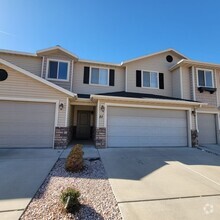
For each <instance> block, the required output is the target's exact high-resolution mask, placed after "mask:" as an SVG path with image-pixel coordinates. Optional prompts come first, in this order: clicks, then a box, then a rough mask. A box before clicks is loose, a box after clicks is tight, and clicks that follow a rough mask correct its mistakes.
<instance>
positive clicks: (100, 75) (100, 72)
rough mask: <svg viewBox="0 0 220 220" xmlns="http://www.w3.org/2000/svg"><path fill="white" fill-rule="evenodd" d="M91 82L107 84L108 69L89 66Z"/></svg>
mask: <svg viewBox="0 0 220 220" xmlns="http://www.w3.org/2000/svg"><path fill="white" fill-rule="evenodd" d="M90 83H91V84H98V85H104V86H107V85H108V69H102V68H94V67H92V68H91V80H90Z"/></svg>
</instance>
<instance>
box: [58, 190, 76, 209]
mask: <svg viewBox="0 0 220 220" xmlns="http://www.w3.org/2000/svg"><path fill="white" fill-rule="evenodd" d="M79 197H80V192H79V191H78V190H76V189H74V188H67V189H65V190H64V191H62V193H61V196H60V199H61V202H62V204H63V206H64V209H65V210H66V211H67V212H70V213H75V212H76V211H78V210H79V208H80V203H79Z"/></svg>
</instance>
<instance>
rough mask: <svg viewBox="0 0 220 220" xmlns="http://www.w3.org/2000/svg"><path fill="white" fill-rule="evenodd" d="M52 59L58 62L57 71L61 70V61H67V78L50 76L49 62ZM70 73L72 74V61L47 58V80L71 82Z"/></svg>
mask: <svg viewBox="0 0 220 220" xmlns="http://www.w3.org/2000/svg"><path fill="white" fill-rule="evenodd" d="M50 61H54V62H58V68H57V71H58V70H59V62H62V63H67V79H54V78H50V77H49V63H50ZM69 75H70V61H68V60H58V59H47V74H46V79H47V80H50V81H61V82H69ZM57 76H58V74H57Z"/></svg>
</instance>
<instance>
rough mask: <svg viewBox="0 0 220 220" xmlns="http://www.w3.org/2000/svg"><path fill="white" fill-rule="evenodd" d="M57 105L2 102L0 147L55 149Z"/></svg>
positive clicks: (0, 108) (0, 104) (0, 111)
mask: <svg viewBox="0 0 220 220" xmlns="http://www.w3.org/2000/svg"><path fill="white" fill-rule="evenodd" d="M54 119H55V104H52V103H35V102H14V101H0V147H13V148H16V147H22V148H23V147H24V148H26V147H40V148H41V147H42V148H43V147H53V135H54Z"/></svg>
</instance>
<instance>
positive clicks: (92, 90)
mask: <svg viewBox="0 0 220 220" xmlns="http://www.w3.org/2000/svg"><path fill="white" fill-rule="evenodd" d="M219 74H220V65H219V64H212V63H204V62H198V61H194V60H190V59H188V58H187V57H185V56H184V55H182V54H180V53H179V52H177V51H175V50H173V49H168V50H165V51H161V52H158V53H154V54H150V55H148V56H143V57H138V58H136V59H133V60H129V61H125V62H122V63H121V64H113V63H105V62H95V61H89V60H82V59H79V58H78V57H77V56H76V55H74V54H72V53H70V52H69V51H67V50H65V49H63V48H62V47H60V46H55V47H52V48H48V49H45V50H40V51H37V52H36V54H30V53H23V52H15V51H7V50H0V147H55V148H57V147H66V146H67V145H68V144H69V143H70V141H71V140H72V139H93V140H94V142H95V145H96V146H97V147H148V146H150V147H154V146H161V147H163V146H164V147H166V146H180V147H181V146H189V147H191V146H195V145H197V144H200V145H203V144H216V143H219V142H220V140H219V137H220V136H219V102H220V100H219V91H220V85H219V82H220V81H219V78H220V75H219Z"/></svg>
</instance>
